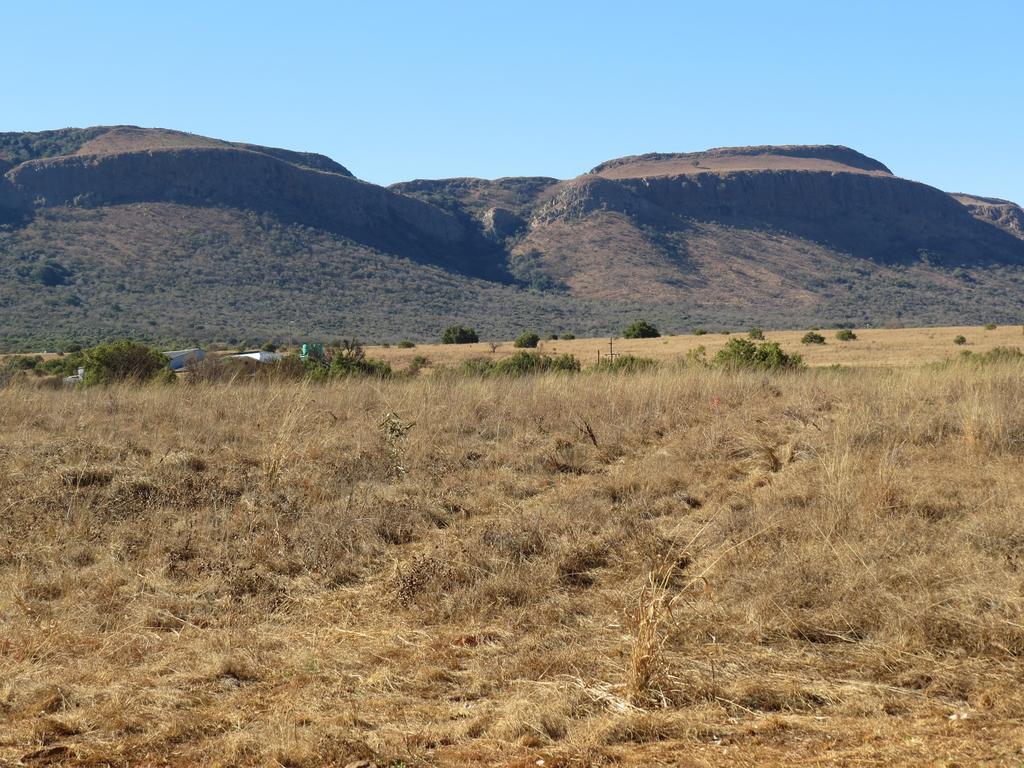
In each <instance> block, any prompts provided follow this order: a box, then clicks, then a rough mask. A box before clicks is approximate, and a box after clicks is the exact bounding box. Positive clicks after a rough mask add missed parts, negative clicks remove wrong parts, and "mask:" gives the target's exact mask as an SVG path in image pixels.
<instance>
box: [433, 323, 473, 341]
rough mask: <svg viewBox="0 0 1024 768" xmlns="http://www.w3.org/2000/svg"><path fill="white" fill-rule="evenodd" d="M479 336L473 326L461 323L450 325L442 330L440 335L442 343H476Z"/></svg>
mask: <svg viewBox="0 0 1024 768" xmlns="http://www.w3.org/2000/svg"><path fill="white" fill-rule="evenodd" d="M478 341H480V337H479V336H478V335H477V333H476V329H475V328H466V327H465V326H463V325H451V326H449V327H447V328H445V330H444V334H443V335H442V336H441V343H442V344H476V343H477V342H478Z"/></svg>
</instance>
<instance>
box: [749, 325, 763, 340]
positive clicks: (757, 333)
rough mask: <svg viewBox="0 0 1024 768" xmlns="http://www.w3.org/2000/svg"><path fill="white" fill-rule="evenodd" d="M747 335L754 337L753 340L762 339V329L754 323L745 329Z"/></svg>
mask: <svg viewBox="0 0 1024 768" xmlns="http://www.w3.org/2000/svg"><path fill="white" fill-rule="evenodd" d="M747 336H749V337H750V338H752V339H754V340H755V341H764V331H762V330H761V329H760V328H758V327H757V326H756V325H755V326H754V327H753V328H751V329H750V330H749V331H747Z"/></svg>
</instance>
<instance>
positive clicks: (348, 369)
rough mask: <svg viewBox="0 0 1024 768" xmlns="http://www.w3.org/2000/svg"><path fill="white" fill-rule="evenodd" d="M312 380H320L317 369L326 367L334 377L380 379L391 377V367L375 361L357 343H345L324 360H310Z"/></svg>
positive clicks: (307, 361) (380, 361) (308, 361)
mask: <svg viewBox="0 0 1024 768" xmlns="http://www.w3.org/2000/svg"><path fill="white" fill-rule="evenodd" d="M305 362H306V363H307V365H308V366H309V373H310V377H311V378H314V379H316V378H318V377H319V376H318V373H319V372H318V371H317V370H316V368H317V367H320V368H324V367H326V369H327V373H328V375H330V376H333V377H346V376H375V377H377V378H378V379H387V378H390V377H391V373H392V371H391V366H390V365H388V364H387V363H385V362H383V361H382V360H373V359H371V358H369V357H367V356H366V353H365V352H364V351H363V347H362V345H361V344H359V343H358V342H356V341H345V342H342V345H341V346H340V347H338V348H336V349H332V350H331V351H330V353H329V354H328V355H326V356H325V357H324V358H323V360H313V359H309V360H306V361H305Z"/></svg>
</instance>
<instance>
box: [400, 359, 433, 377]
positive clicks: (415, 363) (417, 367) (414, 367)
mask: <svg viewBox="0 0 1024 768" xmlns="http://www.w3.org/2000/svg"><path fill="white" fill-rule="evenodd" d="M428 365H430V359H429V358H427V357H426V356H425V355H416V356H415V357H414V358H413V359H412V360H410V361H409V367H408V368H406V369H405V372H406V373H408V374H409V375H410V376H415V375H416V374H417V373H419V372H420V371H422V370H423V369H424V368H426V367H427V366H428Z"/></svg>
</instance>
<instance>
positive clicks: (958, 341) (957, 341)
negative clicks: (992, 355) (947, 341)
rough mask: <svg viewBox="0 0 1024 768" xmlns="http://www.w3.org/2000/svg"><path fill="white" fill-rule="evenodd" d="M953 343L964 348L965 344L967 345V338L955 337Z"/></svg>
mask: <svg viewBox="0 0 1024 768" xmlns="http://www.w3.org/2000/svg"><path fill="white" fill-rule="evenodd" d="M953 343H954V344H956V345H957V346H958V347H962V346H963V345H964V344H966V343H967V337H966V336H954V337H953Z"/></svg>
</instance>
